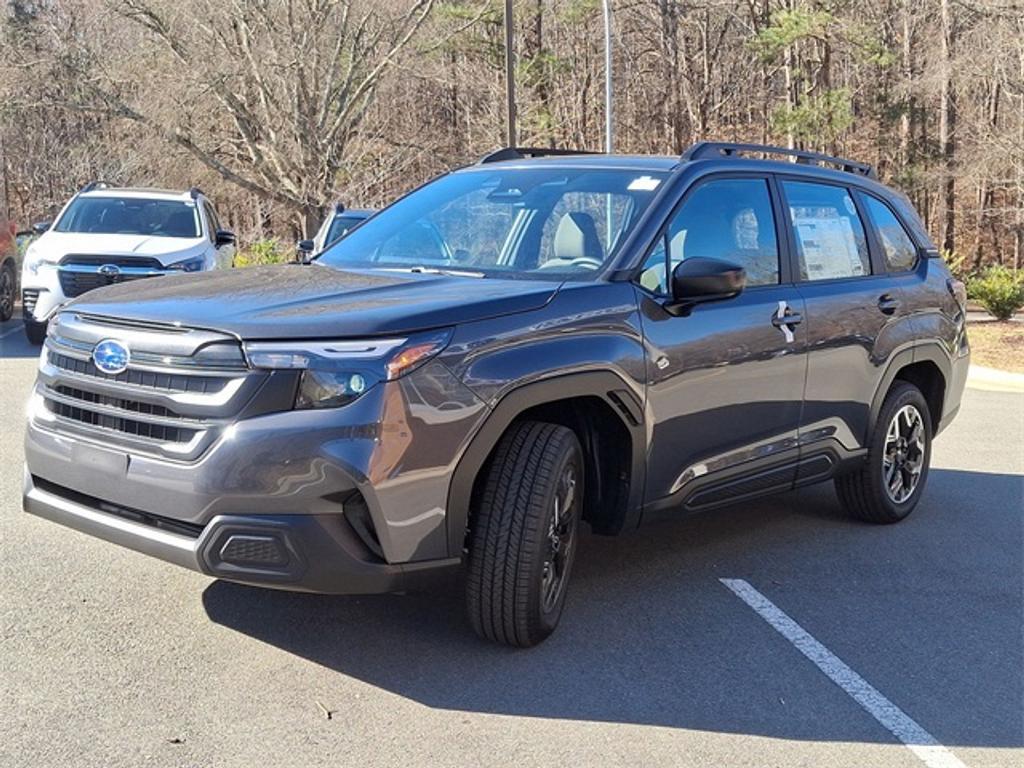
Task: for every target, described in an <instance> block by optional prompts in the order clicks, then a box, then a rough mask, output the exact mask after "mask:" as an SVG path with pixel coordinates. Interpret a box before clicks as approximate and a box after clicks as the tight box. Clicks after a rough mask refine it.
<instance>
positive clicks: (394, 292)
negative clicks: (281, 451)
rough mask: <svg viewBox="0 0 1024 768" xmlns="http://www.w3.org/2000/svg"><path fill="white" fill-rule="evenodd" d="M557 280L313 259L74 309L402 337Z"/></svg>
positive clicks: (211, 275)
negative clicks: (361, 266)
mask: <svg viewBox="0 0 1024 768" xmlns="http://www.w3.org/2000/svg"><path fill="white" fill-rule="evenodd" d="M558 286H559V284H558V283H555V282H540V281H533V280H502V279H492V278H486V279H481V278H474V277H461V276H455V275H452V276H448V275H435V274H419V273H408V272H386V271H379V270H365V271H363V270H359V271H355V270H353V271H345V270H340V269H335V268H333V267H326V266H321V265H317V264H308V265H300V264H295V265H282V266H272V267H250V268H246V269H229V270H223V271H214V272H204V273H200V274H194V275H174V276H168V277H155V278H150V279H148V280H136V281H133V282H128V283H122V284H120V285H112V286H109V287H107V288H100V289H98V290H95V291H91V292H90V293H88V294H86V295H85V296H83V297H82V298H80V299H77V300H75V301H74V302H72V303H71V304H69V305H68V307H69V308H72V309H74V310H75V311H77V312H81V313H83V314H91V315H102V316H107V317H113V318H122V319H126V320H136V321H143V322H147V321H148V322H153V323H171V324H180V325H182V326H187V327H192V328H205V329H209V330H215V331H222V332H225V333H230V334H232V335H234V336H237V337H239V338H242V339H312V338H328V337H335V338H344V337H355V336H364V335H365V336H373V335H382V334H393V333H407V332H411V331H417V330H427V329H430V328H440V327H444V326H449V325H457V324H459V323H466V322H472V321H474V320H482V319H485V318H489V317H496V316H498V315H507V314H513V313H516V312H526V311H529V310H532V309H539V308H540V307H542V306H544V305H545V304H546V303H547V302H548V301H550V300H551V297H552V296H554V295H555V293H556V292H557V290H558Z"/></svg>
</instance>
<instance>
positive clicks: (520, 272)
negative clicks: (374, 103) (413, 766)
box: [24, 143, 969, 646]
mask: <svg viewBox="0 0 1024 768" xmlns="http://www.w3.org/2000/svg"><path fill="white" fill-rule="evenodd" d="M751 154H757V155H782V156H786V157H791V158H794V159H796V160H798V161H799V162H796V163H791V162H780V161H773V160H765V159H758V158H756V157H754V158H752V157H750V155H751ZM961 288H962V286H959V285H958V284H957V283H956V281H955V280H954V279H953V278H952V277H951V275H950V272H949V270H948V269H947V268H946V265H945V264H944V263H943V261H942V259H941V258H940V256H939V253H938V251H937V249H936V248H935V245H934V244H933V243H932V242H931V241H930V240H929V238H928V235H927V234H926V232H925V231H924V228H923V226H922V224H921V222H920V220H919V218H918V216H917V215H916V213H915V212H914V210H913V208H912V207H911V205H910V204H909V202H908V201H907V199H906V198H905V197H904V196H902V195H901V194H899V193H897V192H895V191H893V190H892V189H890V188H888V187H886V186H883V185H882V184H880V183H878V181H877V180H876V179H875V177H874V172H873V171H872V169H871V168H870V167H868V166H866V165H863V164H861V163H857V162H854V161H851V160H845V159H842V158H835V157H829V156H825V155H817V154H813V153H808V152H799V151H794V150H785V149H778V148H772V147H761V146H756V145H754V146H751V145H736V144H713V143H701V144H697V145H695V146H693V147H691V148H690V149H689V150H688V151H687V152H686V153H685V154H683V155H682V156H681V157H647V156H607V155H588V154H573V153H569V152H564V151H563V152H558V151H554V150H525V149H512V148H509V149H505V150H501V151H499V152H496V153H493V154H492V155H489V156H488V157H486V158H484V159H483V160H482V161H481V162H480V163H478V164H476V165H474V166H470V167H467V168H463V169H460V170H457V171H454V172H452V173H449V174H446V175H443V176H441V177H439V178H437V179H435V180H434V181H432V182H430V183H428V184H426V185H424V186H422V187H420V188H419V189H417V190H416V191H414V192H412V193H410V194H409V195H407V196H405V197H403V198H401V199H400V200H398V201H397V202H395V203H393V204H392V205H391V206H389V207H388V208H386V209H384V210H383V211H381V212H380V213H378V214H376V215H375V216H374V217H373V218H372V219H370V220H368V221H367V222H365V223H364V224H362V225H361V226H359V227H358V228H356V229H355V230H353V231H352V232H350V233H349V234H348V236H346V237H344V238H342V239H341V240H339V241H337V242H336V243H335V244H334V245H333V246H332V247H330V248H328V249H327V250H326V251H325V252H324V253H323V254H322V255H320V256H319V258H317V259H316V260H315V261H314V262H313V263H311V264H292V265H283V266H277V267H266V268H259V267H257V268H253V269H248V270H230V271H226V272H221V273H212V274H210V275H205V276H201V277H199V276H190V275H180V276H176V277H166V278H163V279H161V280H152V281H145V282H144V283H141V284H136V285H134V286H132V287H131V288H126V287H118V286H115V287H110V288H102V289H99V290H97V291H95V292H93V293H90V294H89V295H88V296H86V297H83V298H82V299H79V300H77V301H75V302H72V303H71V304H69V305H67V306H66V307H64V308H63V309H62V311H60V312H59V313H58V314H57V316H56V317H55V319H54V320H53V321H52V322H51V325H50V329H49V334H48V338H47V339H46V342H45V343H46V348H45V350H44V351H43V354H42V356H41V360H40V370H39V375H38V380H37V383H36V386H35V389H34V392H33V395H32V400H31V403H30V406H29V424H28V429H27V432H26V440H25V457H26V473H25V490H24V506H25V509H26V510H28V511H29V512H31V513H34V514H37V515H41V516H43V517H46V518H49V519H51V520H54V521H57V522H60V523H63V524H65V525H68V526H71V527H72V528H76V529H78V530H81V531H85V532H87V533H90V534H93V535H96V536H99V537H102V538H105V539H107V540H110V541H113V542H117V543H119V544H122V545H125V546H128V547H132V548H134V549H136V550H139V551H142V552H145V553H148V554H150V555H154V556H156V557H160V558H163V559H165V560H168V561H171V562H174V563H178V564H180V565H183V566H186V567H189V568H192V569H195V570H198V571H201V572H202V573H205V574H208V575H210V576H214V577H218V578H223V579H229V580H233V581H238V582H243V583H247V584H254V585H262V586H268V587H277V588H282V589H293V590H302V591H311V592H333V593H360V592H389V591H399V590H405V589H410V588H415V587H419V586H422V585H424V584H427V583H429V582H432V581H433V580H434V579H435V578H439V577H447V576H450V575H454V574H461V575H462V577H463V580H462V584H463V588H464V590H465V601H466V606H467V611H468V614H469V618H470V621H471V623H472V625H473V627H474V628H475V630H476V631H477V632H478V633H479V634H480V635H481V636H483V637H485V638H488V639H491V640H494V641H497V642H501V643H507V644H511V645H518V646H530V645H533V644H536V643H538V642H540V641H541V640H543V639H544V638H545V637H546V636H547V635H548V634H550V633H551V632H552V631H553V630H554V628H555V626H556V624H557V623H558V621H559V618H560V616H561V615H562V610H563V607H564V605H565V601H566V594H567V584H568V582H569V577H570V573H571V571H572V567H573V562H574V560H575V557H576V552H577V548H578V539H579V531H580V527H581V525H583V524H587V525H588V526H589V527H590V528H591V529H592V530H593V531H594V532H595V533H599V534H609V535H612V534H618V533H621V532H624V531H629V530H632V529H635V528H636V527H637V526H638V525H640V524H643V523H648V522H650V521H652V520H655V519H658V518H665V517H668V518H673V517H679V516H682V515H687V514H692V513H698V512H701V513H704V512H708V511H709V510H714V509H717V508H719V507H723V506H726V505H729V504H734V503H736V502H738V501H743V500H747V499H751V498H754V497H757V496H761V495H764V494H769V493H776V492H780V491H787V490H790V489H793V488H796V487H800V486H805V485H808V484H811V483H818V482H822V481H826V480H833V481H834V482H835V486H836V489H837V491H838V495H839V498H840V500H841V502H842V504H843V505H844V507H845V508H846V509H847V510H848V512H849V513H850V514H851V515H852V516H854V517H855V518H858V519H860V520H864V521H869V522H873V523H895V522H897V521H899V520H902V519H904V518H905V517H906V516H907V515H909V514H910V513H911V511H912V510H913V509H914V508H915V506H916V505H917V503H918V501H919V500H920V498H921V495H922V492H923V490H924V488H925V483H926V479H927V476H928V465H929V459H930V454H931V446H932V440H933V438H934V437H935V435H937V434H938V433H939V432H941V431H942V430H943V429H944V428H945V427H946V426H947V425H948V424H949V423H950V421H951V420H952V419H953V418H954V416H955V415H956V414H957V411H958V409H959V406H960V398H961V393H962V391H963V387H964V382H965V378H966V375H967V368H968V361H969V350H968V344H967V339H966V335H965V322H964V320H965V318H964V310H963V306H962V303H961V293H960V291H961ZM908 567H913V566H912V564H908Z"/></svg>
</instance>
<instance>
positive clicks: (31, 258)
mask: <svg viewBox="0 0 1024 768" xmlns="http://www.w3.org/2000/svg"><path fill="white" fill-rule="evenodd" d="M58 261H59V259H57V258H54V257H51V256H47V255H46V254H44V253H43V252H42V251H41V250H40V249H39V248H38V247H36V243H33V244H32V245H30V246H29V247H28V249H27V250H26V251H25V263H24V266H23V268H24V270H25V271H27V272H30V273H32V274H33V275H36V274H38V273H39V268H40V267H41V266H43V265H44V264H46V265H48V266H55V265H56V264H57V262H58Z"/></svg>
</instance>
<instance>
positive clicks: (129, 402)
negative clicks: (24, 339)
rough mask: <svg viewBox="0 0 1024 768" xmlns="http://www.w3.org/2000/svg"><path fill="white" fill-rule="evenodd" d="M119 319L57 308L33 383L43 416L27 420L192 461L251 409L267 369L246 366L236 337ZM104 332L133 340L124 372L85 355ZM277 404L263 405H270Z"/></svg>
mask: <svg viewBox="0 0 1024 768" xmlns="http://www.w3.org/2000/svg"><path fill="white" fill-rule="evenodd" d="M118 325H119V324H118V323H117V321H116V320H113V319H106V321H105V322H104V323H102V324H101V323H97V322H95V320H94V319H92V318H87V317H83V316H81V315H76V314H74V313H72V312H64V313H61V314H60V315H58V319H57V322H56V325H55V327H54V329H53V332H52V333H51V335H50V337H49V338H48V339H47V340H46V353H45V357H44V362H43V365H42V366H41V367H40V373H39V383H38V385H37V388H36V392H37V394H38V396H39V397H40V398H41V403H39V407H40V410H39V411H38V412H39V413H40V414H42V416H41V417H40V419H39V420H37V421H36V422H34V423H38V424H39V425H40V426H43V427H45V428H46V429H50V430H54V431H57V432H61V433H65V434H68V435H73V436H80V437H85V438H90V439H93V440H98V441H101V442H102V443H104V444H105V445H109V446H111V447H115V448H117V447H120V448H122V449H123V450H125V451H126V452H131V453H141V454H152V455H157V456H161V457H164V458H167V459H172V460H180V461H192V460H195V459H197V458H199V457H200V456H201V455H202V454H203V452H204V451H206V449H207V448H209V447H210V446H211V445H212V444H213V443H214V442H215V441H216V439H217V438H218V436H219V435H220V434H221V433H222V432H223V430H224V429H225V428H226V427H227V426H228V425H230V424H232V423H234V422H235V421H237V420H238V419H240V418H245V417H246V414H248V413H251V412H258V409H254V402H255V401H254V396H255V395H256V393H258V392H261V391H262V383H263V382H264V381H265V380H266V379H267V378H268V374H266V373H265V372H263V371H254V370H252V369H250V368H247V367H243V366H244V363H243V362H242V356H241V355H242V352H241V347H240V345H239V343H238V341H237V340H235V339H232V338H230V337H228V336H226V335H224V334H217V333H214V332H210V331H199V330H193V329H187V328H185V329H180V332H176V333H174V334H169V333H165V332H163V331H161V330H149V329H146V328H141V327H138V326H137V325H131V326H121V327H120V328H118ZM106 338H121V339H124V340H125V343H127V344H129V345H130V349H131V361H130V363H129V367H128V368H127V369H126V370H124V371H122V372H121V373H118V374H115V375H110V374H107V373H104V372H102V371H101V370H99V369H98V368H97V367H96V365H95V364H94V363H93V361H92V359H91V355H92V351H93V349H94V348H95V346H96V344H97V343H98V342H99V341H100V340H102V339H106ZM277 389H278V388H274V390H275V392H276V391H277ZM271 395H272V397H271V398H270V399H272V400H273V399H275V398H278V399H279V396H276V395H273V393H271ZM290 404H291V403H290V401H289V402H288V404H287V405H288V406H290ZM276 407H278V406H277V405H276V402H274V403H268V404H267V410H273V409H275V408H276ZM286 407H287V406H286Z"/></svg>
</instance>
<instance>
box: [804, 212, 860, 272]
mask: <svg viewBox="0 0 1024 768" xmlns="http://www.w3.org/2000/svg"><path fill="white" fill-rule="evenodd" d="M794 218H795V222H794V223H795V225H796V235H797V238H798V239H799V240H800V250H801V251H802V253H803V255H804V263H805V265H806V266H807V277H808V278H810V279H811V280H828V279H830V278H837V277H851V276H857V275H863V274H864V265H863V263H862V262H861V260H860V253H859V251H858V250H857V239H856V237H854V234H853V227H852V226H851V224H850V220H849V219H847V218H845V217H828V218H824V217H816V216H807V217H794Z"/></svg>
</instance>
